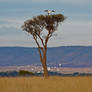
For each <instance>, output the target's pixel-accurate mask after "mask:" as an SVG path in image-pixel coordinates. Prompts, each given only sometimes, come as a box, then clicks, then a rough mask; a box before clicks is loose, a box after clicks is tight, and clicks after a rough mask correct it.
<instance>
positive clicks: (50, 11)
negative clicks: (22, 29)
mask: <svg viewBox="0 0 92 92" xmlns="http://www.w3.org/2000/svg"><path fill="white" fill-rule="evenodd" d="M44 12H47V13H48V15H50V14H51V13H52V12H55V11H54V10H45V11H44Z"/></svg>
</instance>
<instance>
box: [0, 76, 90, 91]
mask: <svg viewBox="0 0 92 92" xmlns="http://www.w3.org/2000/svg"><path fill="white" fill-rule="evenodd" d="M0 92H92V77H91V76H89V77H87V76H85V77H80V76H77V77H60V76H51V77H49V78H47V79H44V78H43V77H0Z"/></svg>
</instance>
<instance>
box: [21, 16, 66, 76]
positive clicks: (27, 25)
mask: <svg viewBox="0 0 92 92" xmlns="http://www.w3.org/2000/svg"><path fill="white" fill-rule="evenodd" d="M64 20H65V17H64V15H62V14H53V15H39V16H36V17H33V18H32V19H29V20H27V21H25V22H24V25H23V26H22V29H23V30H24V31H26V32H28V33H29V34H31V35H32V37H33V39H34V40H35V42H36V44H37V46H38V52H39V55H40V61H41V63H42V66H43V71H44V77H48V70H47V64H46V58H47V57H46V55H47V43H48V40H49V39H50V38H51V37H52V36H53V33H54V32H55V31H56V30H57V27H58V25H59V24H60V23H61V22H63V21H64Z"/></svg>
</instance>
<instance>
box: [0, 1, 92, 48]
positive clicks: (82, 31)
mask: <svg viewBox="0 0 92 92" xmlns="http://www.w3.org/2000/svg"><path fill="white" fill-rule="evenodd" d="M45 9H50V10H53V9H54V10H55V11H56V13H62V14H64V15H65V16H66V17H67V19H66V20H65V22H64V23H63V24H62V25H60V26H59V28H58V30H57V32H56V34H57V36H55V37H53V38H51V39H50V40H49V44H48V46H68V45H69V46H70V45H84V46H92V0H0V46H26V47H29V46H31V47H32V46H36V44H35V42H34V40H33V39H32V37H31V36H30V35H28V34H27V33H26V32H23V31H22V29H21V25H23V22H24V21H25V20H27V19H30V18H32V16H36V15H40V14H44V10H45Z"/></svg>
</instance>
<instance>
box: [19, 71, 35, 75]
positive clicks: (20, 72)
mask: <svg viewBox="0 0 92 92" xmlns="http://www.w3.org/2000/svg"><path fill="white" fill-rule="evenodd" d="M19 75H20V76H29V75H35V74H34V73H32V72H29V71H25V70H20V71H19Z"/></svg>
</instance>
